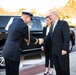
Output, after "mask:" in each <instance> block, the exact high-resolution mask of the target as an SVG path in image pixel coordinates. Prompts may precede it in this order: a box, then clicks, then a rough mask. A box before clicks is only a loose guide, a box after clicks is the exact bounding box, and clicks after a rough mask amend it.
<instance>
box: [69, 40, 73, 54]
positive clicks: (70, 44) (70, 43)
mask: <svg viewBox="0 0 76 75" xmlns="http://www.w3.org/2000/svg"><path fill="white" fill-rule="evenodd" d="M72 49H73V45H72V41H71V40H70V42H69V53H70V52H71V51H72Z"/></svg>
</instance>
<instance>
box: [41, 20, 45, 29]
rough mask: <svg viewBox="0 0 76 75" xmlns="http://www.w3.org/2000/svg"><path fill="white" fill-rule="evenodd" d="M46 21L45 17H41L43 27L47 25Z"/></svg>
mask: <svg viewBox="0 0 76 75" xmlns="http://www.w3.org/2000/svg"><path fill="white" fill-rule="evenodd" d="M45 21H46V20H45V19H40V22H41V25H42V28H43V27H45V26H46V22H45Z"/></svg>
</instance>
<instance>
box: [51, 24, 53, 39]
mask: <svg viewBox="0 0 76 75" xmlns="http://www.w3.org/2000/svg"><path fill="white" fill-rule="evenodd" d="M52 29H53V25H52V26H51V27H50V35H51V38H52V36H53V33H52Z"/></svg>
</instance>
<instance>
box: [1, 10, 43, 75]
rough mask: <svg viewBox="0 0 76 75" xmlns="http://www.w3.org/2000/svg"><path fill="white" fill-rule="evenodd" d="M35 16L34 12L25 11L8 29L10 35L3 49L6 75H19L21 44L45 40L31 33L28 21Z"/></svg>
mask: <svg viewBox="0 0 76 75" xmlns="http://www.w3.org/2000/svg"><path fill="white" fill-rule="evenodd" d="M32 18H33V13H32V12H30V11H23V12H22V15H21V18H20V19H18V20H17V21H14V22H13V23H12V24H11V25H10V27H9V31H8V37H7V40H6V42H5V45H4V47H3V50H2V56H3V57H4V58H5V68H6V75H19V63H20V55H21V46H22V43H23V42H24V39H25V40H26V41H25V42H26V43H27V44H29V43H30V41H32V43H34V44H37V43H40V44H41V42H42V41H43V40H41V39H39V40H38V39H36V38H35V37H33V36H31V35H30V33H29V32H30V31H29V28H28V26H27V23H29V22H30V20H31V19H32Z"/></svg>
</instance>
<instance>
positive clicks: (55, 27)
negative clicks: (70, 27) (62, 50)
mask: <svg viewBox="0 0 76 75" xmlns="http://www.w3.org/2000/svg"><path fill="white" fill-rule="evenodd" d="M59 23H60V20H58V22H57V24H56V27H55V29H54V32H53V34H54V33H55V31H56V30H57V28H58V26H59Z"/></svg>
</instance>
